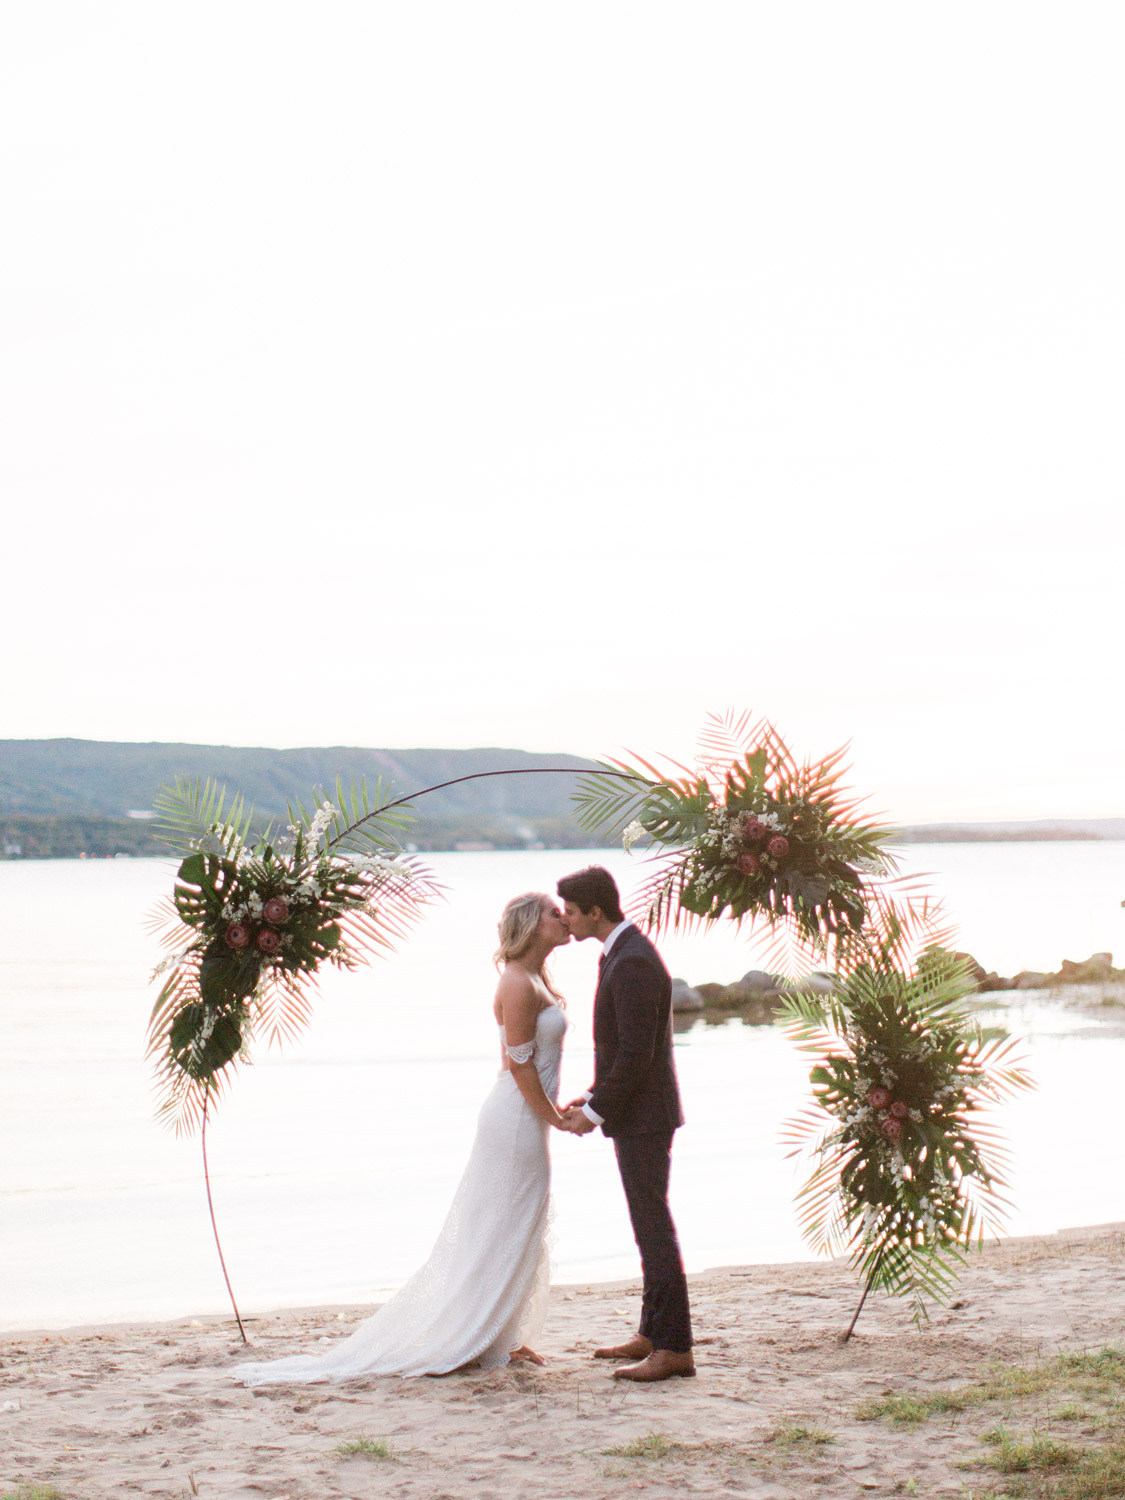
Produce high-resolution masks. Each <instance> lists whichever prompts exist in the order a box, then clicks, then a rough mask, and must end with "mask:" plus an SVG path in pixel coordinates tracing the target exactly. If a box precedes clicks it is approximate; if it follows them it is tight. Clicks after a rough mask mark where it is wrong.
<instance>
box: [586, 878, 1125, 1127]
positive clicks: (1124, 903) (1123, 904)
mask: <svg viewBox="0 0 1125 1500" xmlns="http://www.w3.org/2000/svg"><path fill="white" fill-rule="evenodd" d="M1121 904H1122V906H1125V901H1123V902H1122V903H1121ZM585 1103H586V1095H585V1094H579V1096H578V1098H577V1099H572V1100H571V1101H570V1103H569V1104H564V1105H563V1107H562V1112H563V1114H564V1115H565V1114H566V1112H567V1110H568V1109H581V1108H582V1106H583V1105H584V1104H585Z"/></svg>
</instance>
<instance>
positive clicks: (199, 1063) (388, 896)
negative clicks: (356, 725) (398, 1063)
mask: <svg viewBox="0 0 1125 1500" xmlns="http://www.w3.org/2000/svg"><path fill="white" fill-rule="evenodd" d="M225 802H226V793H225V790H224V789H222V788H219V787H217V786H215V785H214V784H213V783H211V782H206V783H205V784H204V785H203V786H202V787H201V786H200V784H199V783H198V782H193V783H187V782H177V783H176V785H175V786H174V787H173V788H170V789H168V790H166V791H165V792H164V793H162V794H161V797H160V799H159V800H158V803H157V806H158V809H159V811H160V813H161V815H162V816H161V822H160V824H159V825H158V827H159V830H160V832H161V834H162V836H163V838H164V840H165V842H167V843H169V844H170V845H171V846H172V847H173V848H176V849H178V850H179V852H181V853H182V854H183V855H184V858H183V859H182V861H181V863H180V866H179V869H178V871H177V873H176V880H175V885H174V888H173V891H172V895H171V896H170V897H169V898H168V899H167V900H166V901H165V902H163V903H162V904H161V907H160V908H159V910H158V912H157V914H156V916H155V921H154V925H155V926H156V928H157V930H158V932H159V933H160V935H161V937H162V941H163V942H164V945H165V946H166V947H167V948H168V949H170V950H171V951H170V952H169V954H168V956H167V957H166V958H165V959H164V961H163V962H162V963H161V964H160V965H159V966H158V968H157V971H156V974H157V975H158V976H166V977H164V980H163V985H162V988H161V990H160V994H159V996H158V997H157V1001H156V1005H155V1008H154V1010H153V1013H152V1018H151V1022H150V1027H149V1052H150V1055H153V1056H155V1057H156V1058H157V1059H158V1070H159V1077H160V1082H161V1085H162V1087H163V1093H164V1100H163V1104H162V1106H161V1112H162V1113H163V1114H165V1115H166V1116H168V1117H170V1118H171V1119H172V1120H173V1122H174V1123H175V1125H176V1128H177V1129H178V1130H181V1131H183V1130H188V1129H191V1128H193V1127H194V1126H195V1124H196V1123H197V1122H198V1121H199V1120H200V1119H201V1118H205V1109H206V1105H207V1102H208V1099H209V1098H213V1097H216V1096H217V1095H218V1094H219V1093H221V1091H222V1088H223V1086H224V1084H225V1083H226V1082H227V1081H228V1080H229V1077H230V1070H231V1069H232V1068H234V1067H235V1066H237V1064H238V1062H239V1061H240V1060H243V1059H245V1057H246V1055H247V1047H248V1045H249V1043H250V1041H251V1039H252V1038H253V1037H254V1036H255V1035H256V1034H258V1033H259V1032H264V1033H265V1034H266V1035H267V1037H268V1039H269V1040H270V1041H271V1042H272V1041H281V1040H282V1039H283V1038H284V1037H289V1036H292V1035H294V1034H295V1033H296V1032H297V1031H299V1030H300V1029H301V1028H302V1027H303V1026H304V1025H305V1024H306V1023H307V1021H308V1017H309V1011H310V994H311V990H312V989H313V987H314V986H315V980H316V974H317V971H318V970H319V968H320V967H321V965H322V964H324V963H329V964H334V965H335V966H337V967H338V968H345V969H352V968H355V967H357V966H358V965H359V964H361V963H363V962H365V961H366V960H367V958H368V956H369V955H370V954H372V953H373V952H376V951H379V950H384V951H385V950H388V949H391V948H393V946H394V943H395V941H396V939H398V938H399V937H401V936H403V935H404V934H405V933H406V931H408V929H409V928H410V926H411V925H412V924H413V922H414V921H415V919H416V918H417V917H418V915H419V914H420V911H421V909H422V907H423V906H424V905H425V904H426V903H427V902H429V901H430V900H432V899H433V897H434V895H435V894H436V887H435V886H434V883H433V881H432V879H431V878H430V876H429V873H428V871H426V870H425V869H424V868H423V867H422V866H421V865H420V864H419V863H418V862H417V861H415V860H413V859H411V858H409V857H408V856H406V855H404V854H402V853H401V852H400V850H399V848H398V844H397V841H396V839H395V837H394V835H395V832H396V830H397V829H398V828H400V827H401V826H402V822H403V816H402V814H401V813H399V814H397V815H396V814H395V813H391V812H389V811H387V812H385V813H384V809H385V808H386V806H387V804H386V799H385V797H383V795H382V790H381V787H377V788H376V791H375V802H374V805H373V804H372V799H371V798H370V797H369V795H368V792H367V788H366V786H363V787H361V789H360V790H359V792H358V793H357V791H356V789H355V788H354V787H353V788H352V789H351V793H350V796H349V795H346V794H345V793H344V791H343V789H342V788H341V787H339V786H337V797H336V799H335V800H334V801H333V800H331V799H327V798H324V799H322V800H321V802H320V805H319V806H318V807H317V808H316V810H315V812H314V813H313V814H312V816H311V817H310V816H309V815H308V814H306V812H305V810H304V808H303V807H302V806H301V805H300V804H298V805H297V806H296V808H293V807H290V813H289V816H290V821H289V825H288V827H286V828H285V829H283V830H278V831H277V832H276V833H275V832H274V831H273V830H272V829H269V828H267V829H266V830H265V831H264V832H262V833H261V834H260V835H258V836H257V837H255V838H252V837H251V823H252V818H251V814H250V813H249V812H248V811H247V810H246V809H245V807H244V805H243V803H242V801H241V799H240V798H235V800H234V803H233V804H232V805H231V807H230V810H229V813H228V814H227V816H225V817H224V805H225ZM381 814H383V815H381ZM185 939H186V941H185Z"/></svg>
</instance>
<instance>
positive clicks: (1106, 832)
mask: <svg viewBox="0 0 1125 1500" xmlns="http://www.w3.org/2000/svg"><path fill="white" fill-rule="evenodd" d="M896 836H897V838H898V839H899V840H901V842H902V843H904V844H981V843H989V844H1006V843H1035V842H1037V841H1042V840H1055V839H1062V840H1072V839H1125V818H1084V819H1083V818H1040V819H1038V820H1037V821H1036V822H1033V823H923V824H919V825H918V826H916V827H913V828H899V829H898V830H897V832H896Z"/></svg>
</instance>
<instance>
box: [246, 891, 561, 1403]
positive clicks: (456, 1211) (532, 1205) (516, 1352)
mask: <svg viewBox="0 0 1125 1500" xmlns="http://www.w3.org/2000/svg"><path fill="white" fill-rule="evenodd" d="M499 933H500V947H499V949H498V950H497V952H496V964H497V967H498V968H500V969H501V974H500V983H499V984H498V985H497V987H496V999H495V1001H494V1002H493V1007H492V1010H493V1015H494V1016H495V1018H496V1023H497V1025H498V1027H499V1029H500V1074H499V1076H498V1077H497V1079H496V1083H495V1085H494V1087H493V1089H492V1092H491V1093H490V1094H489V1095H488V1097H487V1099H486V1100H485V1101H484V1105H483V1107H482V1109H481V1112H480V1117H479V1119H478V1122H477V1134H476V1139H475V1141H474V1142H473V1149H472V1152H471V1154H470V1156H469V1163H468V1166H466V1168H465V1174H464V1176H463V1177H462V1178H461V1182H460V1185H459V1187H458V1188H457V1192H456V1194H455V1195H454V1198H453V1203H452V1206H451V1207H450V1210H449V1213H448V1215H447V1217H446V1220H445V1223H444V1225H443V1226H442V1230H441V1233H440V1234H439V1235H438V1238H437V1243H436V1244H435V1246H434V1248H433V1251H432V1253H431V1255H430V1258H429V1260H428V1261H427V1262H426V1263H425V1265H424V1266H422V1267H421V1269H420V1270H418V1271H416V1272H415V1273H414V1275H413V1276H412V1277H411V1278H410V1280H409V1281H408V1282H407V1283H406V1285H405V1286H404V1287H403V1288H402V1289H401V1290H400V1291H399V1292H397V1293H396V1294H395V1295H394V1296H393V1297H392V1298H391V1299H390V1301H388V1302H386V1303H384V1304H383V1306H382V1307H380V1308H378V1309H377V1311H376V1312H375V1313H373V1314H372V1316H371V1317H370V1318H368V1319H367V1320H366V1321H365V1322H363V1323H361V1324H360V1325H359V1327H358V1328H357V1329H356V1330H355V1331H354V1333H352V1334H350V1335H349V1336H348V1337H347V1338H346V1339H343V1340H341V1342H340V1343H338V1344H337V1345H336V1346H335V1347H334V1348H333V1349H330V1350H329V1351H328V1352H327V1353H325V1354H324V1355H315V1354H298V1355H294V1356H293V1357H292V1358H290V1359H278V1360H273V1361H271V1362H268V1363H248V1364H240V1365H236V1366H235V1367H234V1370H233V1371H232V1373H233V1374H234V1375H235V1376H236V1377H237V1378H238V1379H239V1380H241V1381H242V1382H243V1383H244V1384H245V1385H267V1384H275V1383H279V1382H285V1383H288V1382H290V1381H293V1382H301V1383H305V1382H311V1381H319V1380H331V1381H333V1382H338V1381H341V1380H352V1379H354V1378H356V1377H357V1376H360V1375H442V1374H445V1373H446V1372H447V1371H449V1370H455V1369H457V1368H458V1367H459V1366H461V1365H465V1364H469V1363H470V1362H473V1361H475V1362H476V1363H477V1364H478V1365H479V1366H480V1367H481V1368H482V1369H491V1368H493V1367H495V1366H497V1365H506V1364H507V1363H508V1361H509V1360H530V1361H532V1362H534V1363H535V1364H540V1365H541V1364H542V1363H543V1360H542V1359H541V1358H540V1356H539V1355H538V1354H536V1353H535V1352H534V1351H533V1350H532V1349H531V1348H530V1347H529V1346H530V1343H531V1342H532V1341H533V1340H534V1339H536V1338H537V1337H538V1334H539V1331H540V1329H541V1328H542V1326H543V1320H544V1317H545V1314H546V1310H547V1290H548V1272H549V1266H548V1258H547V1243H546V1228H547V1209H548V1200H549V1195H550V1180H551V1168H550V1158H549V1156H548V1153H547V1131H548V1128H549V1127H551V1126H554V1128H555V1129H556V1130H564V1129H566V1126H565V1124H564V1121H563V1117H562V1115H561V1114H560V1113H559V1111H558V1109H557V1108H556V1103H555V1101H556V1099H557V1097H558V1088H559V1063H560V1061H561V1058H562V1043H563V1034H564V1033H565V1031H566V1027H567V1020H566V1015H565V1013H564V1008H563V1001H562V997H561V995H559V993H558V992H557V991H556V990H555V989H554V987H553V985H552V983H551V980H550V977H549V975H548V973H547V971H546V969H545V967H544V965H545V963H546V960H547V958H548V956H549V954H550V953H551V951H552V949H554V948H558V947H561V946H562V945H563V944H564V943H568V942H569V941H570V929H569V928H568V927H567V923H566V918H565V917H564V916H563V914H562V912H561V911H560V910H559V907H558V904H557V903H556V902H555V901H554V900H553V898H552V897H550V896H545V895H542V894H541V893H540V892H538V891H531V892H529V893H528V894H526V895H523V896H516V897H515V898H514V899H513V900H511V901H509V902H508V904H507V906H506V907H505V908H504V912H503V915H502V916H501V918H500V923H499Z"/></svg>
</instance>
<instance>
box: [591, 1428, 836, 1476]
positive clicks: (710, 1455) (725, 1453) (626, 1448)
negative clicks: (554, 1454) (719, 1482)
mask: <svg viewBox="0 0 1125 1500" xmlns="http://www.w3.org/2000/svg"><path fill="white" fill-rule="evenodd" d="M831 1441H832V1439H831V1438H829V1442H831ZM601 1453H602V1457H603V1458H633V1459H640V1460H642V1461H645V1462H651V1461H653V1460H655V1461H657V1462H662V1461H666V1462H670V1463H682V1464H693V1463H699V1462H701V1461H703V1460H707V1459H712V1460H718V1461H720V1462H726V1463H730V1464H735V1465H738V1464H752V1463H755V1462H757V1460H758V1459H759V1458H760V1457H761V1455H760V1454H758V1453H755V1452H754V1451H753V1450H752V1449H750V1448H747V1447H744V1446H743V1445H742V1444H741V1443H729V1442H724V1441H723V1440H722V1439H718V1438H713V1439H711V1441H709V1442H704V1443H684V1442H681V1441H680V1440H679V1439H678V1438H671V1437H669V1436H668V1435H667V1433H664V1432H646V1433H645V1435H644V1436H643V1437H636V1438H634V1439H633V1440H632V1442H629V1443H623V1444H622V1445H621V1446H620V1447H618V1448H603V1449H602V1450H601ZM606 1472H607V1473H608V1474H610V1475H611V1476H612V1477H614V1478H617V1479H620V1478H623V1477H626V1476H628V1475H629V1474H635V1473H636V1469H635V1468H632V1469H630V1468H628V1467H622V1466H621V1465H619V1464H618V1465H609V1466H608V1467H607V1470H606Z"/></svg>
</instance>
